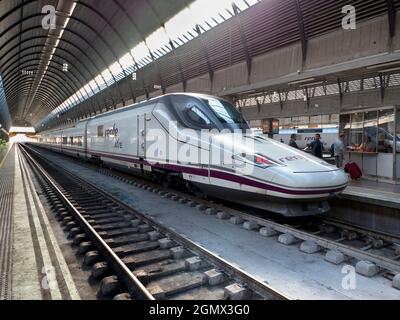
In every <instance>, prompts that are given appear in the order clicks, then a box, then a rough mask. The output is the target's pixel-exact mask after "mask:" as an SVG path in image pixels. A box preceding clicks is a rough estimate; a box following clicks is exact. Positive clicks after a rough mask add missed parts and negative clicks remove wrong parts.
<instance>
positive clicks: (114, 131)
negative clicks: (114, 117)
mask: <svg viewBox="0 0 400 320" xmlns="http://www.w3.org/2000/svg"><path fill="white" fill-rule="evenodd" d="M117 135H118V128H117V127H116V126H115V123H114V125H113V127H112V128H111V129H107V130H106V131H105V136H106V137H110V136H113V137H116V136H117Z"/></svg>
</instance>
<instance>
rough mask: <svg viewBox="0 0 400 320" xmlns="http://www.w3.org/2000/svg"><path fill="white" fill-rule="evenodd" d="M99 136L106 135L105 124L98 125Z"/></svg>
mask: <svg viewBox="0 0 400 320" xmlns="http://www.w3.org/2000/svg"><path fill="white" fill-rule="evenodd" d="M97 136H98V137H104V126H97Z"/></svg>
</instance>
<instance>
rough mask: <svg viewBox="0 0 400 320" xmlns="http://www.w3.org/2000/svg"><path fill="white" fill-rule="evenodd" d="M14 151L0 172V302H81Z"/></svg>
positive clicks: (31, 181) (13, 149) (28, 173)
mask: <svg viewBox="0 0 400 320" xmlns="http://www.w3.org/2000/svg"><path fill="white" fill-rule="evenodd" d="M37 190H38V186H37V185H35V184H34V179H33V176H32V173H31V171H30V169H29V168H28V166H27V165H26V164H25V163H24V162H23V161H22V158H21V155H20V151H19V149H18V148H17V146H16V145H13V146H11V147H10V150H9V152H8V154H7V156H6V158H5V159H4V162H3V163H2V166H1V167H0V300H27V299H29V300H61V299H79V298H80V296H79V292H78V290H77V288H76V287H75V283H74V280H73V279H72V276H71V273H70V271H69V268H68V265H67V263H66V261H65V259H64V256H63V253H62V250H61V249H60V247H59V245H58V242H57V240H56V238H55V235H54V232H53V229H52V227H51V226H50V223H49V219H48V217H47V215H46V212H45V210H44V208H43V205H42V203H41V201H40V199H39V197H38V191H37Z"/></svg>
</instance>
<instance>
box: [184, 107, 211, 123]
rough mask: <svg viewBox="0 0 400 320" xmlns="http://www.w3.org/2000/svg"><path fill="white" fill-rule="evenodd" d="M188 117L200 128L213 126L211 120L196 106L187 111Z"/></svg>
mask: <svg viewBox="0 0 400 320" xmlns="http://www.w3.org/2000/svg"><path fill="white" fill-rule="evenodd" d="M186 114H187V116H188V117H189V118H190V119H191V120H192V121H194V122H196V123H198V124H199V125H200V126H209V125H210V124H211V121H210V119H208V118H207V116H206V115H205V114H204V113H203V112H202V111H201V110H200V109H199V108H198V107H196V106H192V107H189V108H188V109H187V110H186Z"/></svg>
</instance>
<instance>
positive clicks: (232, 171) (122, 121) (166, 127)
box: [38, 93, 348, 216]
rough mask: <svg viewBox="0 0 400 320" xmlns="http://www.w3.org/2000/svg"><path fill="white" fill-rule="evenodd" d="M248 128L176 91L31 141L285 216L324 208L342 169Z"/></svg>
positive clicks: (341, 184)
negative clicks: (165, 146) (180, 183)
mask: <svg viewBox="0 0 400 320" xmlns="http://www.w3.org/2000/svg"><path fill="white" fill-rule="evenodd" d="M188 128H190V129H191V130H189V131H188V132H185V131H187V130H185V129H188ZM248 129H249V127H248V125H247V123H246V121H245V120H244V119H243V117H242V115H241V114H240V113H239V112H238V111H237V109H236V108H235V107H234V106H233V105H232V104H230V103H229V102H227V101H225V100H222V99H220V98H217V97H213V96H208V95H201V94H188V93H182V94H178V93H177V94H167V95H164V96H161V97H158V98H154V99H151V100H149V101H146V102H142V103H138V104H134V105H132V106H128V107H124V108H121V109H118V110H115V111H111V112H108V113H104V114H101V115H98V116H95V117H92V118H90V119H87V120H82V121H80V122H78V123H76V125H75V126H74V127H66V128H60V129H57V130H51V131H45V132H42V133H41V136H40V138H39V140H38V144H39V145H41V146H42V147H45V148H49V149H52V150H54V151H58V152H62V153H65V154H69V155H72V156H76V157H79V158H84V159H88V160H94V161H97V162H102V163H104V164H106V165H109V166H115V167H120V168H123V169H125V170H130V171H134V172H137V173H140V174H145V175H148V176H151V177H152V178H155V179H157V180H164V181H165V180H168V181H169V180H170V179H173V180H174V181H181V182H183V183H184V184H185V185H186V186H188V187H189V189H191V190H197V191H200V192H202V193H204V194H207V195H210V196H212V197H215V198H221V199H226V200H229V201H233V202H238V203H242V204H245V205H250V206H253V207H257V208H262V209H266V210H269V211H273V212H278V213H280V214H283V215H285V216H306V215H313V214H319V213H324V212H326V211H328V210H329V209H330V207H329V204H328V203H327V201H326V200H327V199H329V198H332V197H334V196H335V195H337V194H339V193H340V192H342V191H343V190H344V189H345V188H346V186H347V183H348V178H347V175H346V174H345V173H344V171H343V170H340V169H337V168H336V167H334V166H332V165H330V164H328V163H326V162H324V161H323V160H321V159H319V158H316V157H313V156H311V155H309V154H307V153H305V152H302V151H299V150H296V149H293V148H291V147H289V146H286V145H283V144H282V143H280V142H277V141H274V140H272V139H268V138H264V137H261V136H257V135H252V134H250V133H245V131H247V130H248ZM208 130H211V132H210V131H208ZM238 130H239V132H240V134H237V131H238ZM235 132H236V133H235ZM249 132H250V131H249ZM200 133H207V135H205V136H204V135H200ZM160 141H163V145H165V144H167V145H168V146H167V148H166V149H165V148H164V149H163V147H157V148H156V147H155V146H156V145H157V143H160ZM166 141H167V142H166ZM156 142H157V143H156ZM159 145H161V144H159ZM190 153H191V155H190V156H189V158H187V155H188V154H190ZM194 154H196V155H201V156H199V157H198V158H199V159H201V160H196V159H195V158H196V157H194V158H193V155H194ZM221 154H222V156H221ZM183 158H185V159H183ZM215 159H219V161H215ZM229 160H230V161H229Z"/></svg>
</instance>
